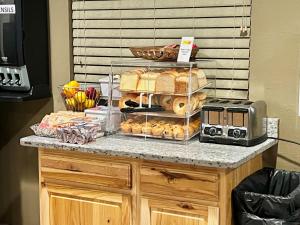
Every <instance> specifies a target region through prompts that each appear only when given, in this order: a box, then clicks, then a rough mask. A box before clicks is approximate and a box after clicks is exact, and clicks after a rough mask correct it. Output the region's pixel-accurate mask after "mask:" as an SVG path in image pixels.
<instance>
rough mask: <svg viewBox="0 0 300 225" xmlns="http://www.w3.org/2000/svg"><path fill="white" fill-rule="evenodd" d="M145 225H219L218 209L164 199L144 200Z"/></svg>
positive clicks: (142, 210) (143, 218) (142, 217)
mask: <svg viewBox="0 0 300 225" xmlns="http://www.w3.org/2000/svg"><path fill="white" fill-rule="evenodd" d="M141 224H143V225H218V224H219V209H218V208H217V207H210V206H201V205H195V204H192V203H187V202H177V201H170V200H163V199H159V200H158V199H157V200H155V199H145V198H144V199H142V201H141Z"/></svg>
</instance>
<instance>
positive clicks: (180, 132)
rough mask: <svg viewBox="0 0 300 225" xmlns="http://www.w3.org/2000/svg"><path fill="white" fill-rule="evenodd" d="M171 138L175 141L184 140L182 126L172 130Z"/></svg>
mask: <svg viewBox="0 0 300 225" xmlns="http://www.w3.org/2000/svg"><path fill="white" fill-rule="evenodd" d="M173 137H174V138H175V139H183V138H184V130H183V127H182V126H176V127H175V128H174V129H173Z"/></svg>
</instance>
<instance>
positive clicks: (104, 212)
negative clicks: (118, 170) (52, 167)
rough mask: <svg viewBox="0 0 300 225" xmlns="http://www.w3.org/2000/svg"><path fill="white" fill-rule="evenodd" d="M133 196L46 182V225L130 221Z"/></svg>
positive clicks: (103, 224)
mask: <svg viewBox="0 0 300 225" xmlns="http://www.w3.org/2000/svg"><path fill="white" fill-rule="evenodd" d="M130 208H131V206H130V197H128V196H124V195H122V194H115V193H107V192H101V191H92V190H84V189H78V188H71V187H63V186H57V185H51V184H49V185H44V187H42V190H41V224H42V225H99V224H101V225H121V224H122V225H130V224H131V222H130V219H131V216H130V215H131V212H130Z"/></svg>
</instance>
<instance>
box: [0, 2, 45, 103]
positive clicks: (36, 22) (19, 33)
mask: <svg viewBox="0 0 300 225" xmlns="http://www.w3.org/2000/svg"><path fill="white" fill-rule="evenodd" d="M44 97H50V81H49V52H48V2H47V0H0V101H7V102H18V101H25V100H31V99H38V98H44Z"/></svg>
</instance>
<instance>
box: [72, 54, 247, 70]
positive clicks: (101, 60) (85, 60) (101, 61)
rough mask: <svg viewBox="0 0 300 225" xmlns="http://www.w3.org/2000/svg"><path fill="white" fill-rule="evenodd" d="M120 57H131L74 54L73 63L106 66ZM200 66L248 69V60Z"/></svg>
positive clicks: (219, 60) (222, 61)
mask: <svg viewBox="0 0 300 225" xmlns="http://www.w3.org/2000/svg"><path fill="white" fill-rule="evenodd" d="M121 59H132V58H124V57H123V58H119V57H116V58H113V59H112V58H110V57H85V56H75V57H74V63H75V64H80V62H81V63H82V64H87V65H98V66H101V65H102V66H108V65H110V64H111V61H112V60H113V61H120V60H121ZM201 68H224V69H226V68H227V69H231V68H235V69H248V68H249V60H247V59H240V60H237V59H236V60H234V61H233V60H232V59H216V60H214V62H213V63H201Z"/></svg>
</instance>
